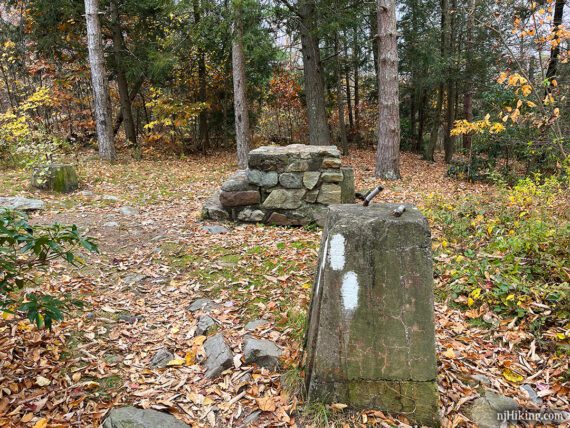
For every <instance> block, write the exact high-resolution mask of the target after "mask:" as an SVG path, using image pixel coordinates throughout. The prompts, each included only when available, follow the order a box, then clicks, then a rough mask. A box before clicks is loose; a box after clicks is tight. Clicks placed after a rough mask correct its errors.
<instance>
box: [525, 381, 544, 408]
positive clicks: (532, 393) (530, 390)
mask: <svg viewBox="0 0 570 428" xmlns="http://www.w3.org/2000/svg"><path fill="white" fill-rule="evenodd" d="M521 390H522V391H524V392H526V394H527V395H528V398H529V399H530V401H532V402H533V403H534V404H542V399H541V398H540V397H539V396H538V394H537V393H536V391H535V390H534V388H533V387H532V386H530V385H528V384H525V385H521Z"/></svg>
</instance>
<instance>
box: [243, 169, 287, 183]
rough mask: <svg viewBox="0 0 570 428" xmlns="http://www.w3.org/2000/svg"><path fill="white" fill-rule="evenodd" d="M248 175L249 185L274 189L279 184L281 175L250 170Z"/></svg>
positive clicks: (273, 172)
mask: <svg viewBox="0 0 570 428" xmlns="http://www.w3.org/2000/svg"><path fill="white" fill-rule="evenodd" d="M246 174H247V179H248V181H249V183H250V184H254V185H256V186H260V187H273V186H276V185H277V183H279V174H277V173H276V172H275V171H260V170H258V169H248V170H247V173H246Z"/></svg>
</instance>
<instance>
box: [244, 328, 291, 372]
mask: <svg viewBox="0 0 570 428" xmlns="http://www.w3.org/2000/svg"><path fill="white" fill-rule="evenodd" d="M282 353H283V351H282V350H281V348H279V347H278V346H277V345H276V344H275V343H273V342H271V341H270V340H266V339H255V338H253V337H251V336H246V337H245V340H244V350H243V354H244V358H245V362H246V363H247V364H257V365H258V366H260V367H265V368H268V369H270V370H275V369H276V368H277V367H278V366H279V358H280V357H281V354H282Z"/></svg>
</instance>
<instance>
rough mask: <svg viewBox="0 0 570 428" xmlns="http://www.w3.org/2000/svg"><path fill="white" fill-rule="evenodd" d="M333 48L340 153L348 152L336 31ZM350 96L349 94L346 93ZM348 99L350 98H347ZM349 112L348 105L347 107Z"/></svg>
mask: <svg viewBox="0 0 570 428" xmlns="http://www.w3.org/2000/svg"><path fill="white" fill-rule="evenodd" d="M334 50H335V52H336V55H335V80H336V107H337V110H338V133H339V138H340V145H341V148H342V154H343V155H347V154H348V139H347V138H346V125H345V123H344V99H343V98H344V97H343V94H342V92H343V91H342V67H341V64H340V50H339V43H338V33H335V36H334ZM346 89H347V94H350V92H348V91H350V89H349V87H348V85H347V87H346ZM348 96H349V97H350V95H348ZM349 99H350V98H349ZM349 112H350V107H349Z"/></svg>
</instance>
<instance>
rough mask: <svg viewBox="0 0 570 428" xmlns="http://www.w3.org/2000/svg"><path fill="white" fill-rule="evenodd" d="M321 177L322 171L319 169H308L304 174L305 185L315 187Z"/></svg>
mask: <svg viewBox="0 0 570 428" xmlns="http://www.w3.org/2000/svg"><path fill="white" fill-rule="evenodd" d="M320 178H321V173H320V172H319V171H307V172H306V173H304V174H303V186H305V187H306V188H307V189H309V190H311V189H314V188H315V186H316V185H317V183H318V182H319V179H320Z"/></svg>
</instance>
